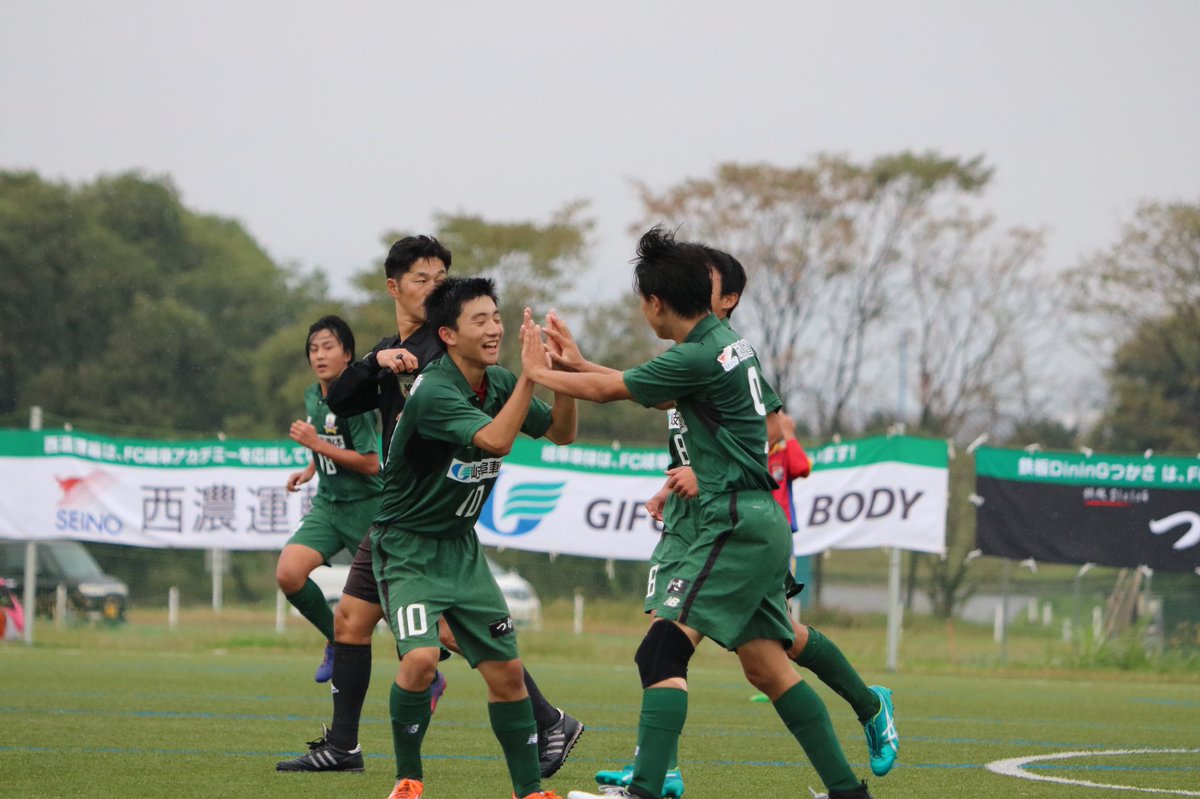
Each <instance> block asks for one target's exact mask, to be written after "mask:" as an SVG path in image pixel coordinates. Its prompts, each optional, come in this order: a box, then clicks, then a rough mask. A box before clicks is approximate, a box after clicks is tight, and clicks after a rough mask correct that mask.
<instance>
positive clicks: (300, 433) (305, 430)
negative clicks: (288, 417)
mask: <svg viewBox="0 0 1200 799" xmlns="http://www.w3.org/2000/svg"><path fill="white" fill-rule="evenodd" d="M288 436H289V437H290V438H291V439H292V441H295V442H296V443H297V444H299V445H300V446H302V447H308V448H309V449H312V448H313V447H315V446H316V445H317V428H315V427H313V426H312V425H311V424H309V423H308V422H302V421H300V420H299V419H297V420H296V421H294V422H292V426H291V427H290V428H288Z"/></svg>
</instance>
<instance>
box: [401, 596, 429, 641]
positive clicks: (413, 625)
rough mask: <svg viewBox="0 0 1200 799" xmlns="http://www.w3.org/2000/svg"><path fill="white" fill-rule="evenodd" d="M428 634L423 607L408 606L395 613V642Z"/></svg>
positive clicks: (427, 623) (427, 624)
mask: <svg viewBox="0 0 1200 799" xmlns="http://www.w3.org/2000/svg"><path fill="white" fill-rule="evenodd" d="M427 632H429V622H428V620H427V618H426V616H425V606H424V605H419V604H418V605H408V606H406V607H403V608H399V609H398V610H397V611H396V640H398V641H403V640H404V639H405V638H408V637H409V636H416V635H424V634H425V633H427Z"/></svg>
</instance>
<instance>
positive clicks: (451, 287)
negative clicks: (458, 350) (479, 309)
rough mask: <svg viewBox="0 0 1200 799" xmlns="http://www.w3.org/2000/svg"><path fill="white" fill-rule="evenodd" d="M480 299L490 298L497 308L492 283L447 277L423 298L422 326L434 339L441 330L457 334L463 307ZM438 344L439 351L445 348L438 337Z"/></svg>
mask: <svg viewBox="0 0 1200 799" xmlns="http://www.w3.org/2000/svg"><path fill="white" fill-rule="evenodd" d="M480 297H491V298H492V302H494V303H496V307H497V308H498V307H500V297H499V295H497V294H496V283H495V281H493V280H492V279H491V278H490V277H448V278H446V279H445V280H443V281H442V282H441V283H439V284H438V285H437V286H436V287H435V288H434V289H433V291H431V292H430V293H429V296H428V297H426V298H425V324H427V325H429V326H430V328H432V329H433V332H434V334H435V335H436V334H437V331H439V330H441V329H442V328H443V327H448V328H450V329H451V330H458V317H459V316H460V315H461V314H462V309H463V306H464V305H466V304H467V303H468V302H470V301H471V300H475V299H479V298H480ZM438 342H439V343H440V344H441V345H442V349H445V348H446V342H444V341H442V337H441V336H438Z"/></svg>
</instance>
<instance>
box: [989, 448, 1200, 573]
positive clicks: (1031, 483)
mask: <svg viewBox="0 0 1200 799" xmlns="http://www.w3.org/2000/svg"><path fill="white" fill-rule="evenodd" d="M1018 461H1019V469H1018V468H1017V466H1016V465H1017V463H1018ZM1081 461H1082V459H1081V458H1080V457H1079V456H1074V455H1067V456H1055V455H1054V454H1045V455H1042V454H1038V455H1028V454H1025V453H1023V452H1021V451H1019V450H1018V451H1011V450H994V449H993V450H991V451H990V452H980V453H979V454H977V459H976V478H975V480H976V482H975V492H976V494H978V497H979V500H978V502H977V504H978V508H977V511H976V517H975V518H976V527H975V540H976V546H977V547H978V548H979V549H980V550H981V551H982V552H983V553H984V554H986V555H998V556H1000V557H1005V558H1011V559H1014V560H1024V559H1026V558H1034V559H1035V560H1038V561H1045V562H1051V563H1072V564H1083V563H1096V564H1101V565H1105V566H1118V567H1136V566H1149V567H1150V568H1152V569H1155V570H1156V571H1174V572H1186V571H1193V570H1196V569H1200V489H1198V488H1197V487H1193V486H1190V485H1184V484H1183V483H1184V476H1183V475H1185V474H1186V472H1177V471H1171V470H1169V469H1166V468H1163V467H1161V466H1159V467H1158V468H1157V469H1156V468H1155V466H1154V465H1153V464H1150V466H1149V468H1148V467H1147V465H1146V464H1147V463H1149V461H1143V462H1141V463H1137V462H1135V461H1133V460H1132V459H1130V463H1131V464H1134V465H1136V466H1137V468H1138V469H1139V470H1140V471H1139V472H1138V473H1137V476H1136V479H1133V478H1129V477H1127V476H1126V475H1127V472H1126V471H1125V470H1124V469H1123V470H1122V471H1121V477H1122V479H1121V484H1119V485H1113V484H1112V483H1113V482H1114V481H1113V480H1112V479H1111V473H1110V470H1108V469H1097V468H1094V466H1093V464H1094V463H1095V461H1089V462H1087V463H1086V464H1085V466H1086V468H1085V467H1076V465H1075V462H1081ZM1101 465H1102V466H1113V465H1114V462H1108V463H1106V464H1104V463H1102V464H1101ZM1115 465H1116V466H1121V465H1122V464H1120V463H1116V464H1115ZM1010 467H1011V468H1010ZM1126 468H1131V467H1129V466H1127V467H1126ZM1176 474H1178V475H1180V476H1179V477H1173V475H1176ZM1103 478H1109V479H1103ZM1177 485H1178V486H1179V487H1175V486H1177Z"/></svg>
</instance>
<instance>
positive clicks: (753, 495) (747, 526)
mask: <svg viewBox="0 0 1200 799" xmlns="http://www.w3.org/2000/svg"><path fill="white" fill-rule="evenodd" d="M634 275H635V278H634V279H635V287H636V289H637V291H638V294H640V295H641V298H642V312H643V314H644V316H645V317H646V320H647V322H648V323H649V325H650V327H651V328H652V329H653V330H654V332H655V333H656V334H657V335H658V336H659V337H660V338H663V339H666V340H669V341H674V342H675V345H674V346H673V347H671V348H670V349H669V350H668V351H667V352H665V353H663V354H662V355H660V356H658V357H657V358H654V359H652V360H650V361H648V362H647V363H645V364H643V365H641V366H639V367H635V368H634V369H630V370H627V371H625V372H615V373H614V372H607V373H601V372H584V373H578V374H570V373H565V372H561V371H553V370H551V369H550V368H548V367H546V366H540V365H538V364H531V365H530V367H529V368H527V369H526V374H527V375H528V376H529V378H530V379H532V380H533V381H534V382H537V383H539V384H541V385H544V386H546V387H547V388H550V389H551V390H553V391H555V392H557V393H559V394H567V395H570V396H575V397H578V398H580V399H588V400H592V401H595V402H609V401H613V400H619V399H630V400H634V401H636V402H638V403H639V404H641V405H645V406H655V407H665V406H667V405H669V404H671V403H674V405H675V408H676V410H677V411H678V414H679V435H680V436H681V438H682V443H683V448H682V449H683V450H684V451H686V453H687V462H686V463H685V465H689V466H691V467H692V469H693V471H694V472H695V476H696V481H697V485H698V488H699V497H698V498H697V502H698V505H697V507H696V508H695V538H694V540H693V541H692V542H690V544H689V545H688V547H687V549H686V552H684V554H683V555H682V557H681V558H680V559H679V560H678V562H677V563H676V564H675V565H673V566H672V567H671V569H670V571H669V572H668V573H665V574H664V573H663V572H662V571H661V570H660V571H659V572H658V573H657V575H656V580H659V581H663V585H664V586H665V592H664V593H663V594H662V600H661V601H660V602H659V603H658V604H657V606H656V607H655V608H654V613H655V616H656V617H657V618H656V620H655V621H654V622H653V623H652V624H651V625H650V629H649V631H648V632H647V633H646V636H645V638H644V639H643V641H642V644H641V646H640V647H639V648H638V651H637V654H636V655H635V657H634V660H635V662H636V663H637V665H638V671H639V674H640V676H641V681H642V687H643V689H644V692H643V695H642V712H641V717H640V720H639V725H638V749H637V757H636V759H635V761H634V768H633V777H632V780H631V782H630V784H629V786H628V787H627V788H613V789H612V790H613V791H614V793H610V794H608V795H615V796H636V797H643V798H647V797H648V798H649V799H659V797H661V796H662V792H663V787H664V779H665V775H666V772H667V769H668V766H669V763H670V759H671V758H672V757H673V754H674V752H675V751H676V749H677V746H678V739H679V735H680V732H681V731H682V729H683V724H684V720H685V719H686V716H687V665H688V661H689V660H690V659H691V657H692V654H693V652H694V650H695V647H696V645H698V644H699V642H700V641H701V640H702V639H704V638H711V639H713V640H714V641H716V642H717V643H718V644H720V645H722V646H724V647H725V648H727V649H729V650H731V651H734V652H736V654H737V656H738V659H739V661H740V662H741V665H742V669H743V672H744V673H745V675H746V678H747V680H748V681H749V682H750V683H751V684H752V685H754V686H755V687H756V688H758V690H760V691H762V692H763V693H765V694H766V695H767V697H768V698H769V699H770V700H771V701H772V703H773V704H774V706H775V709H776V711H777V712H778V714H779V716H780V718H781V719H782V720H783V722H784V724H785V726H786V727H787V728H788V730H789V731H790V732H791V733H792V735H793V736H794V737H795V738H796V739H797V741H798V742H799V743H800V745H801V747H802V748H803V749H804V751H805V753H806V754H807V756H808V759H809V760H810V761H811V762H812V764H813V766H814V767H815V768H816V770H817V773H818V775H819V777H820V778H821V780H822V782H823V783H824V784H825V786H826V788H827V789H828V791H829V794H828V795H829V797H831V799H866V797H869V794H868V793H867V789H866V785H865V784H864V783H862V782H861V781H860V780H859V779H858V778H857V777H856V776H855V774H854V772H853V770H852V769H851V768H850V765H849V763H848V762H847V761H846V757H845V754H844V753H843V752H842V748H841V745H840V744H839V743H838V741H837V738H836V737H835V735H834V733H833V727H832V724H831V723H830V720H829V714H828V712H827V711H826V710H825V706H824V704H823V703H822V702H821V700H820V698H819V697H818V696H817V694H816V693H815V692H814V691H813V690H812V689H811V688H810V687H809V686H808V685H807V684H806V683H804V682H803V681H802V680H801V679H800V677H799V675H798V674H797V673H796V671H795V670H794V669H792V668H791V663H790V661H789V660H788V658H787V649H788V648H789V647H791V646H792V645H793V643H794V633H793V630H792V623H791V619H790V618H789V617H788V615H787V611H786V608H785V598H784V587H783V586H784V580H785V578H786V575H787V573H788V561H789V556H790V554H791V526H790V524H789V523H788V521H787V519H785V518H784V516H783V511H782V510H781V509H780V507H779V505H778V504H777V503H776V502H775V500H774V498H773V497H772V494H771V492H772V490H773V489H774V488H775V483H774V481H773V480H772V479H771V477H770V474H769V473H768V471H767V458H766V456H767V426H766V417H767V413H768V408H767V406H766V403H765V401H764V388H763V381H762V377H761V375H760V365H759V363H758V357H757V355H756V354H755V352H754V349H753V347H752V346H751V345H750V344H749V342H747V341H746V340H745V339H743V338H741V337H740V336H739V335H738V334H737V333H735V332H734V331H732V330H731V329H730V328H728V327H726V326H725V325H723V324H721V322H720V321H719V320H718V319H717V318H716V317H715V316H714V315H713V314H712V313H711V302H712V279H711V277H710V267H709V258H708V256H707V253H705V251H704V249H703V248H702V247H700V246H699V245H695V244H688V243H681V242H676V241H675V240H674V238H673V237H672V236H671V235H670V234H667V233H664V232H663V231H662V230H660V229H658V228H654V229H652V230H650V231H649V232H647V233H646V234H645V235H644V236H643V237H642V239H641V241H640V242H639V245H638V258H637V260H636V266H635V271H634ZM531 332H532V333H533V334H534V335H536V336H537V337H538V338H539V339H540V337H541V333H542V330H541V328H540V327H538V326H536V325H534V326H532V331H531ZM527 335H528V332H527ZM551 341H552V343H553V342H554V339H553V337H552V338H551ZM569 796H571V797H593V796H598V795H597V794H590V793H585V792H576V791H573V792H571V794H570V795H569Z"/></svg>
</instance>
